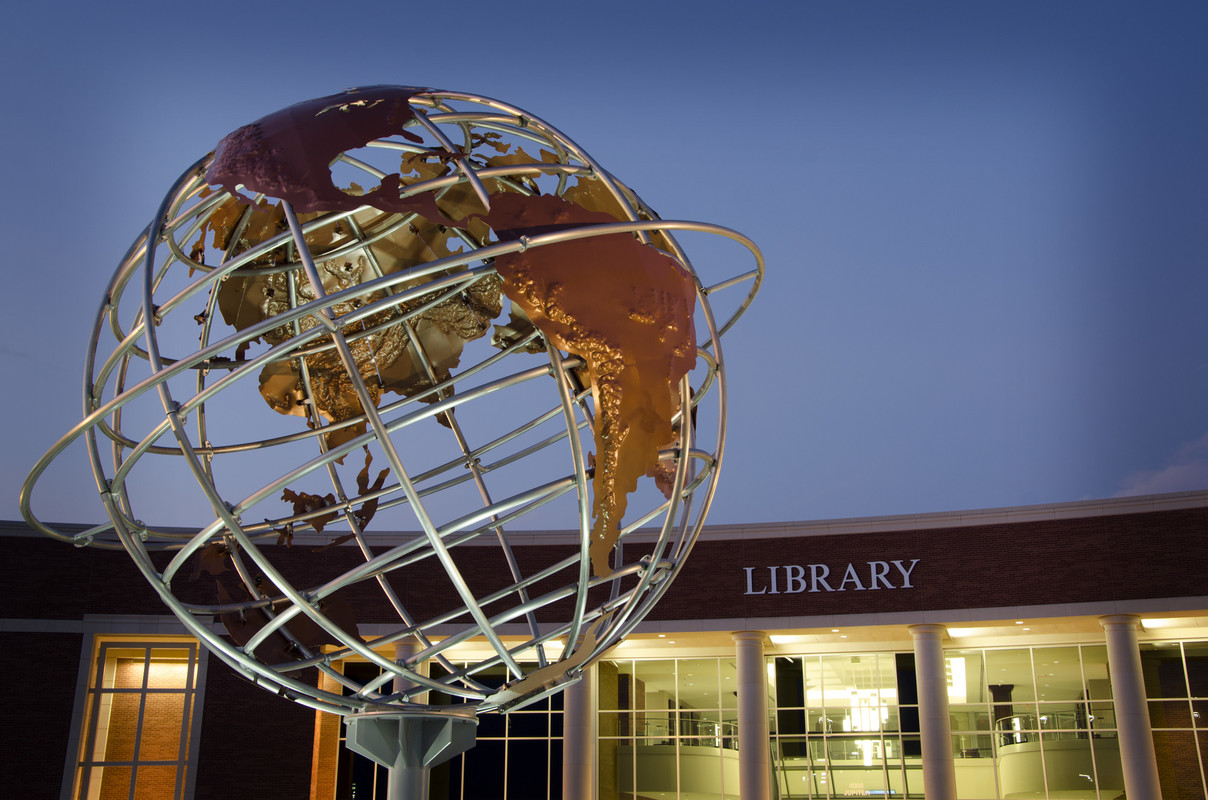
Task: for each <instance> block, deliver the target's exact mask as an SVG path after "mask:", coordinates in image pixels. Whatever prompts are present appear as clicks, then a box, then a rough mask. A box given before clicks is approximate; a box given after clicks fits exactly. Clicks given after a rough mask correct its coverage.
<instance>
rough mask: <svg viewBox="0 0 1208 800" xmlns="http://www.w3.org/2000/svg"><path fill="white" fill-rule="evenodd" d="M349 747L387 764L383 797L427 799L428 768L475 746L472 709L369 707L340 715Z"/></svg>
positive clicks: (474, 726)
mask: <svg viewBox="0 0 1208 800" xmlns="http://www.w3.org/2000/svg"><path fill="white" fill-rule="evenodd" d="M344 722H345V724H346V725H347V728H348V739H347V743H348V748H349V749H350V750H352V751H353V752H356V753H360V754H361V755H363V756H365V757H366V758H369V759H371V760H373V761H375V762H377V763H378V764H381V765H382V766H385V767H388V768H389V769H390V781H389V787H388V790H387V795H386V796H387V798H388V800H427V798H428V778H429V775H430V772H431V768H432V767H434V766H436V765H438V764H442V763H444V762H445V761H448V760H449V759H450V758H453V756H456V755H459V754H461V753H464V752H465V751H467V750H469V749H470V748H471V747H473V746H474V736H475V729H476V728H477V727H478V720H477V718H475V717H474V716H473V715H472V714H456V713H441V712H432V711H428V712H425V711H397V712H396V711H370V712H365V713H362V714H351V715H349V716H347V717H345V719H344Z"/></svg>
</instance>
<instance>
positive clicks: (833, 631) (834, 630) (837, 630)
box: [831, 628, 839, 633]
mask: <svg viewBox="0 0 1208 800" xmlns="http://www.w3.org/2000/svg"><path fill="white" fill-rule="evenodd" d="M838 632H839V629H838V628H831V633H838Z"/></svg>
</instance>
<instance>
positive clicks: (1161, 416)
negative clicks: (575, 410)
mask: <svg viewBox="0 0 1208 800" xmlns="http://www.w3.org/2000/svg"><path fill="white" fill-rule="evenodd" d="M455 8H456V9H457V10H454V9H455ZM1206 30H1208V6H1205V5H1204V4H1203V3H1195V2H1164V3H1162V4H1143V3H1114V2H1094V3H1091V2H1063V3H1040V2H1010V3H1006V2H1003V3H990V2H985V3H937V2H915V3H902V2H895V3H888V2H885V3H881V2H842V3H840V2H832V3H811V2H802V3H794V4H783V3H769V2H763V1H762V0H754V1H753V2H745V3H741V4H733V3H713V2H697V3H692V4H686V3H662V2H644V3H630V2H615V3H609V4H600V5H598V6H587V5H583V4H571V3H568V4H564V5H562V6H560V7H559V6H555V5H554V4H550V3H531V2H514V3H489V4H488V3H478V2H468V3H461V4H457V5H456V6H453V5H452V4H446V5H441V6H426V7H425V6H416V5H414V4H404V3H357V2H351V3H343V4H339V5H335V4H319V3H310V2H300V3H292V4H281V3H272V4H269V3H259V2H248V3H243V4H239V5H237V6H220V5H214V4H209V5H201V6H199V5H195V4H189V5H185V4H164V3H160V4H144V3H125V4H122V5H121V7H120V8H116V7H108V6H106V5H102V4H84V3H61V2H54V0H50V1H49V2H45V3H42V4H40V5H39V6H38V7H37V8H33V7H32V6H26V7H23V8H22V9H21V10H20V11H18V12H16V16H15V17H14V16H11V15H10V18H9V22H8V24H7V25H6V32H5V39H6V41H5V46H4V47H3V48H0V59H2V65H3V73H2V74H3V77H2V78H0V81H2V83H0V85H2V86H3V93H4V95H3V99H4V107H5V109H6V113H5V124H4V125H3V126H0V142H2V143H3V147H4V152H5V154H6V156H7V157H6V163H5V171H4V175H5V177H4V185H5V189H6V191H4V192H3V197H2V198H0V226H2V227H0V231H2V233H3V241H4V243H5V247H4V251H3V256H2V257H3V260H4V269H5V275H6V280H7V288H8V304H7V308H6V313H5V315H4V317H3V321H2V322H0V325H2V326H3V340H0V368H2V369H3V371H4V374H5V375H7V376H8V380H7V381H6V389H7V391H5V392H4V395H3V397H4V400H3V403H4V409H5V411H6V414H5V418H6V420H7V422H8V425H7V426H6V427H7V431H8V436H7V440H6V442H5V446H4V447H3V449H2V453H3V456H2V457H0V461H2V463H3V476H4V477H3V480H4V485H6V486H8V487H9V490H8V493H7V496H6V498H5V501H4V502H5V503H6V506H5V507H4V509H3V510H0V516H3V517H5V518H16V517H17V516H18V512H17V505H16V494H17V490H18V487H19V485H20V482H21V481H22V479H23V478H24V475H25V473H26V472H27V471H28V469H29V468H30V466H31V465H32V464H33V463H34V461H35V460H36V459H37V458H38V456H40V455H41V453H42V452H43V451H44V450H45V449H46V448H47V447H48V446H50V445H51V444H52V443H53V442H54V440H55V439H56V438H57V437H58V436H59V435H60V434H61V433H62V432H63V431H65V430H66V429H67V428H68V427H70V425H71V424H72V423H73V422H74V421H75V419H76V418H77V417H78V414H79V410H78V409H79V391H80V390H79V388H78V387H79V375H80V371H81V369H82V364H83V357H84V348H85V345H86V344H87V339H88V333H89V330H90V327H91V317H92V315H93V314H94V312H95V310H96V308H97V305H98V303H99V301H100V295H101V292H102V291H103V289H104V286H105V283H106V281H107V279H108V277H109V275H110V274H111V272H112V271H113V269H114V268H115V267H116V265H117V263H118V261H119V260H120V258H121V257H122V255H123V253H124V252H125V250H126V248H127V247H128V246H129V244H130V242H131V241H132V240H133V238H134V237H135V236H136V235H137V233H138V232H139V231H140V230H141V229H142V227H143V226H144V225H145V224H146V223H147V221H148V220H149V219H150V216H151V215H152V214H153V213H154V210H155V207H156V206H157V204H158V202H159V199H160V198H161V196H162V194H163V192H164V191H165V190H166V189H167V188H168V186H169V185H170V183H171V182H172V181H173V180H174V179H175V178H176V176H177V175H179V174H180V172H181V171H183V170H184V169H185V168H186V167H187V166H188V165H189V164H191V163H192V162H193V161H194V160H195V159H196V158H198V157H199V156H201V155H203V154H204V153H206V152H207V151H209V150H210V149H212V148H213V147H214V145H215V144H216V143H217V141H218V140H219V139H220V138H221V137H222V136H224V135H225V134H226V133H228V132H229V131H231V130H233V129H234V128H236V127H238V126H240V125H242V124H244V123H246V122H249V121H251V120H253V119H256V118H258V117H260V116H262V115H264V114H265V113H268V112H270V111H273V110H276V109H277V108H280V107H283V106H285V105H288V104H290V103H293V102H297V101H299V100H304V99H307V98H310V97H316V96H319V95H323V94H328V93H331V92H333V91H336V90H339V89H341V88H344V87H348V86H355V85H362V84H375V83H399V84H409V85H428V86H435V87H441V88H448V89H461V90H466V91H471V92H476V93H479V94H483V95H487V96H494V97H498V98H500V99H504V100H507V101H509V102H512V103H515V104H516V105H519V106H521V107H524V108H527V109H529V110H531V111H533V112H534V113H535V114H537V115H539V116H541V117H543V118H545V119H546V120H548V121H550V122H552V123H553V124H555V125H556V126H558V127H559V128H561V129H562V130H563V131H565V132H566V133H568V134H569V135H570V136H571V137H572V138H574V139H575V140H576V141H578V142H579V143H580V144H582V145H583V146H584V147H586V149H587V150H588V151H589V152H591V153H592V154H593V155H594V156H595V157H596V158H597V159H598V160H599V161H600V162H601V163H602V164H604V165H605V166H606V167H607V168H609V169H610V170H611V171H612V172H613V173H615V174H616V175H617V176H618V177H620V178H621V179H622V180H624V181H626V182H627V183H629V184H630V185H631V186H633V187H634V188H635V189H636V190H637V191H638V192H639V193H640V194H641V195H642V196H643V197H644V198H645V199H646V201H647V202H649V203H650V204H651V205H652V206H653V207H654V208H655V209H657V210H658V211H659V212H660V213H661V214H662V215H663V216H664V217H667V218H676V219H699V220H704V221H709V222H716V223H721V224H725V225H728V226H730V227H733V228H736V229H738V230H740V231H742V232H744V233H746V234H747V235H749V236H751V237H752V238H754V239H755V240H756V241H757V242H758V243H759V245H760V246H761V248H762V249H763V251H764V255H765V257H766V259H767V264H768V275H767V280H766V283H765V288H764V291H763V293H762V295H761V296H760V298H759V301H758V305H757V306H756V307H755V308H754V310H753V311H752V312H751V313H750V314H749V315H748V316H747V317H745V318H744V319H743V321H742V323H741V324H740V326H739V327H738V328H737V329H736V330H735V331H734V333H733V335H732V336H731V337H727V343H726V344H727V347H726V356H727V363H728V367H729V371H730V377H731V380H732V384H733V385H732V396H731V422H730V439H729V444H728V448H727V463H726V465H725V468H724V472H725V475H724V477H723V481H722V487H721V489H720V491H719V495H718V498H717V501H716V503H715V505H714V513H713V516H712V519H713V521H715V522H729V523H732V522H740V521H779V520H795V519H820V518H831V517H850V516H865V515H880V514H899V513H917V512H928V511H946V510H955V509H965V508H984V507H996V506H1009V505H1021V504H1030V503H1048V502H1060V501H1068V500H1082V499H1092V498H1105V497H1111V496H1115V495H1118V494H1123V493H1148V492H1159V491H1181V490H1191V489H1206V488H1208V417H1206V415H1205V413H1204V411H1205V408H1208V354H1206V350H1205V344H1206V343H1208V315H1206V314H1205V313H1204V311H1203V306H1204V299H1205V297H1208V270H1206V269H1205V266H1206V264H1205V261H1206V258H1208V256H1206V254H1208V225H1206V224H1205V223H1204V220H1205V218H1206V216H1208V214H1206V212H1208V148H1206V147H1205V143H1206V142H1208V48H1205V47H1204V46H1203V39H1204V33H1205V31H1206ZM56 505H58V501H57V500H56ZM56 510H58V509H56ZM61 510H62V513H61V515H60V516H58V517H56V515H55V514H53V513H51V514H46V513H44V514H43V516H45V517H47V518H49V519H55V518H58V519H61V520H63V521H70V520H80V521H83V520H95V519H97V518H99V517H100V516H101V507H100V505H99V503H98V502H97V501H96V499H95V495H94V494H93V490H92V488H91V487H90V486H89V485H88V483H87V480H86V479H85V481H84V482H83V485H81V486H80V487H79V488H78V489H77V488H76V487H75V486H74V485H70V486H65V487H64V491H63V501H62V505H61ZM182 522H183V521H182Z"/></svg>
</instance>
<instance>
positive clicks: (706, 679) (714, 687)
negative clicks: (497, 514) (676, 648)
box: [676, 658, 721, 708]
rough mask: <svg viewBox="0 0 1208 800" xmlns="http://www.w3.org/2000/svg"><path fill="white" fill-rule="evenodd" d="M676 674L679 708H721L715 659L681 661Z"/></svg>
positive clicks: (677, 663)
mask: <svg viewBox="0 0 1208 800" xmlns="http://www.w3.org/2000/svg"><path fill="white" fill-rule="evenodd" d="M676 673H677V676H678V689H677V694H678V698H677V699H678V703H679V707H680V708H721V701H720V699H719V698H718V691H719V689H718V683H719V677H718V673H717V659H716V658H694V659H682V660H680V661H677V662H676Z"/></svg>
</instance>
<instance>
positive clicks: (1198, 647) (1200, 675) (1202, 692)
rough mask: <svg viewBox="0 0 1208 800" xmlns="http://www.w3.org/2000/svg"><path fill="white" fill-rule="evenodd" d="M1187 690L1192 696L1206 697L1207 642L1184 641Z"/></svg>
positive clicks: (1207, 681)
mask: <svg viewBox="0 0 1208 800" xmlns="http://www.w3.org/2000/svg"><path fill="white" fill-rule="evenodd" d="M1183 658H1184V663H1185V664H1186V665H1187V681H1188V684H1189V685H1188V687H1187V688H1188V690H1189V692H1190V693H1191V696H1192V697H1208V642H1184V643H1183Z"/></svg>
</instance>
